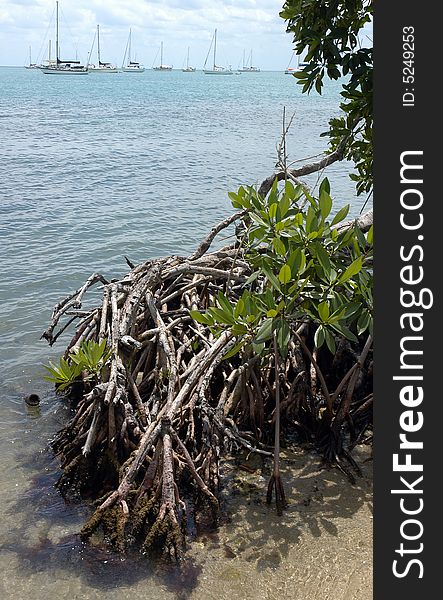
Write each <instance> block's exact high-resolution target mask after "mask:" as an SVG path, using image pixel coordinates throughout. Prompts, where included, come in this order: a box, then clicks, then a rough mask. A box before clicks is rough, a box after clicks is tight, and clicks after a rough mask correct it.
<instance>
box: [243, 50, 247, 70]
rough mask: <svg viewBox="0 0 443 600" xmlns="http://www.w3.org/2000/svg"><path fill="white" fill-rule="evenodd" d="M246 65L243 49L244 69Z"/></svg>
mask: <svg viewBox="0 0 443 600" xmlns="http://www.w3.org/2000/svg"><path fill="white" fill-rule="evenodd" d="M245 67H246V63H245V51H244V50H243V69H245Z"/></svg>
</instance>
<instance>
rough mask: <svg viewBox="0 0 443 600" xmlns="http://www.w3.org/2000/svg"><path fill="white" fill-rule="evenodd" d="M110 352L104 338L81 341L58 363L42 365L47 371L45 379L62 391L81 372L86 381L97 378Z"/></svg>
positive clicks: (75, 379) (77, 377)
mask: <svg viewBox="0 0 443 600" xmlns="http://www.w3.org/2000/svg"><path fill="white" fill-rule="evenodd" d="M111 354H112V350H111V349H110V348H108V347H107V340H106V339H103V340H102V341H101V342H95V341H94V340H88V341H85V342H82V343H81V344H80V346H79V347H78V348H76V349H75V350H72V351H71V352H70V353H69V355H68V358H67V359H65V358H63V357H61V358H60V361H59V364H58V365H55V364H54V363H52V362H51V361H49V365H43V366H44V367H45V369H46V370H47V371H48V372H49V375H46V376H45V379H46V380H47V381H51V382H52V383H54V384H55V386H56V388H57V392H64V391H66V390H67V389H68V388H69V387H70V386H71V385H72V384H73V383H74V382H75V381H78V380H79V378H80V376H81V374H82V373H86V376H85V377H83V379H84V380H86V381H88V380H91V379H95V378H97V377H98V375H99V374H100V373H101V371H102V369H103V367H104V366H105V364H106V363H107V362H108V360H109V358H110V357H111Z"/></svg>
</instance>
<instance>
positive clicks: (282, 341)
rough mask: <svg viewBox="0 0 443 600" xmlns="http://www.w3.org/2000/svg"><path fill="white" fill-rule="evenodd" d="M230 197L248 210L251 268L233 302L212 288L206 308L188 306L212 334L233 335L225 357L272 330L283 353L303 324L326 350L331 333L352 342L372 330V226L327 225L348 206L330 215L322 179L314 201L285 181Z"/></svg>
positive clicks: (257, 343)
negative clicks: (312, 326)
mask: <svg viewBox="0 0 443 600" xmlns="http://www.w3.org/2000/svg"><path fill="white" fill-rule="evenodd" d="M230 197H231V201H232V203H233V205H234V206H238V208H241V209H245V208H246V209H247V210H248V213H247V216H246V217H245V219H244V222H245V225H246V232H245V235H244V239H245V243H246V247H247V251H246V258H247V260H248V262H249V263H250V265H251V268H252V271H253V273H252V275H251V276H250V277H249V280H248V282H247V285H246V286H245V289H244V290H243V293H242V295H241V296H240V297H239V298H238V299H237V300H236V301H235V302H233V301H232V300H230V299H228V298H227V297H226V296H225V295H224V294H222V293H221V292H219V294H218V296H217V301H216V306H213V307H210V308H209V309H208V310H207V312H206V313H200V312H198V311H191V316H192V317H193V318H194V319H195V320H197V321H199V322H200V323H203V324H205V325H208V326H210V327H211V328H212V330H213V331H214V332H215V333H217V332H220V331H222V330H225V329H230V330H231V332H232V333H233V334H234V335H236V336H237V338H238V344H237V345H236V346H235V347H234V348H233V349H232V350H230V353H229V355H230V356H232V355H233V354H235V352H238V351H239V350H240V349H241V348H242V347H243V346H244V345H245V344H252V346H253V350H254V351H255V352H261V351H263V350H264V348H265V344H266V342H267V341H268V340H270V338H271V337H272V336H273V334H274V332H275V333H276V335H277V342H278V346H279V348H280V351H281V352H282V353H283V354H284V353H285V351H286V349H287V346H288V342H289V339H290V337H291V335H292V333H291V330H294V328H296V327H298V325H299V324H300V323H302V322H306V321H313V322H315V323H316V324H317V325H318V329H317V333H316V339H315V342H316V345H317V347H321V346H322V345H323V344H326V345H327V347H328V348H329V350H330V351H331V352H332V353H334V352H335V339H334V336H336V335H337V334H338V335H340V336H343V337H345V338H347V339H348V340H350V341H352V342H356V341H357V336H359V335H361V334H362V333H364V332H365V331H366V330H368V329H369V330H372V305H373V302H372V291H371V290H372V269H371V262H370V261H371V259H372V230H370V232H368V234H367V235H364V234H363V233H362V231H361V230H360V229H358V228H357V227H356V226H353V227H350V228H342V229H337V228H336V227H335V226H336V225H337V224H339V223H340V222H341V221H342V220H343V219H344V218H345V217H346V214H347V211H348V207H346V208H345V209H341V210H340V211H339V212H338V213H337V214H336V215H335V216H333V217H331V211H332V198H331V196H330V188H329V182H328V180H327V179H325V180H324V181H323V182H322V184H321V186H320V191H319V197H318V198H314V197H313V196H311V195H310V194H308V193H306V192H305V191H304V190H303V188H302V187H301V186H294V185H293V184H292V183H291V182H286V183H285V186H284V189H283V190H279V189H278V187H277V183H275V184H274V186H273V188H272V190H271V192H270V193H269V195H268V197H267V198H266V199H264V198H262V197H261V196H260V195H259V194H258V193H257V192H256V191H255V190H254V188H252V187H248V188H244V187H241V188H240V189H239V191H238V193H237V194H233V193H231V194H230ZM303 204H305V207H304V208H301V206H302V205H303ZM248 284H249V285H248Z"/></svg>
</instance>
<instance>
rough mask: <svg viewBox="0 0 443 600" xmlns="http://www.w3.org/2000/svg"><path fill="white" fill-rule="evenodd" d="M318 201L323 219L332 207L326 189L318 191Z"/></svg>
mask: <svg viewBox="0 0 443 600" xmlns="http://www.w3.org/2000/svg"><path fill="white" fill-rule="evenodd" d="M318 202H319V204H320V212H321V216H322V217H323V219H326V217H327V216H328V215H329V213H330V212H331V209H332V198H331V196H330V195H329V193H328V192H327V191H326V190H321V191H320V198H319V200H318Z"/></svg>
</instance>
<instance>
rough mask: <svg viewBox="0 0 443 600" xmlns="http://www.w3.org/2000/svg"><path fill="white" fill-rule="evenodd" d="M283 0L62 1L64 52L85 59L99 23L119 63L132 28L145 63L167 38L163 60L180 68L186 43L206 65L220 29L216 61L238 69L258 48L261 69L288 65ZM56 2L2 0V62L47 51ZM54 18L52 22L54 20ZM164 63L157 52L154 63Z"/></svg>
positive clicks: (109, 54)
mask: <svg viewBox="0 0 443 600" xmlns="http://www.w3.org/2000/svg"><path fill="white" fill-rule="evenodd" d="M283 3H284V0H60V3H59V4H60V46H61V57H62V58H74V57H75V54H76V53H78V58H79V59H81V60H82V61H83V62H85V61H86V59H87V56H88V53H89V51H90V48H91V44H92V40H93V37H94V32H95V28H96V25H97V24H100V32H101V35H100V41H101V48H102V60H107V61H111V62H114V63H116V64H118V65H120V64H121V62H122V59H123V54H124V51H125V46H126V42H127V38H128V32H129V28H130V27H131V28H132V31H133V50H134V52H135V53H136V55H137V56H136V58H137V60H139V61H140V62H143V63H144V64H145V66H147V67H151V66H152V64H154V60H155V58H156V54H157V53H158V49H159V47H160V43H161V42H162V41H163V42H164V56H163V62H164V63H167V64H172V65H174V67H177V68H181V67H182V66H183V62H184V60H185V56H186V51H187V47H188V46H190V57H191V60H190V63H191V64H193V65H195V66H196V67H197V68H201V67H202V65H203V63H204V60H205V58H206V55H207V52H208V49H209V45H210V43H211V38H212V35H213V31H214V28H216V27H217V29H218V34H217V35H218V43H217V47H218V51H217V62H218V63H219V64H222V65H228V64H230V65H232V67H233V68H237V67H238V66H239V65H240V63H241V62H242V57H243V52H244V51H245V52H246V56H248V54H249V52H250V50H251V49H252V50H253V63H254V64H255V65H257V66H259V67H261V68H262V69H271V70H274V69H275V70H280V69H284V68H285V67H286V66H287V64H288V62H289V60H290V58H291V53H292V45H291V36H290V35H289V34H287V33H286V32H285V22H284V21H283V20H282V19H281V18H280V17H279V16H278V13H279V11H280V10H281V8H282V5H283ZM54 9H55V0H0V65H18V66H21V65H24V64H25V63H27V61H28V60H29V58H28V57H29V46H31V48H32V59H33V61H36V60H39V61H41V60H42V58H45V57H46V54H47V48H48V42H49V40H50V39H52V44H53V47H54V37H55V33H54V31H55V24H54V12H55V10H54ZM51 17H52V24H51ZM158 62H159V58H157V60H156V63H158Z"/></svg>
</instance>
